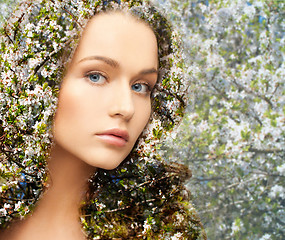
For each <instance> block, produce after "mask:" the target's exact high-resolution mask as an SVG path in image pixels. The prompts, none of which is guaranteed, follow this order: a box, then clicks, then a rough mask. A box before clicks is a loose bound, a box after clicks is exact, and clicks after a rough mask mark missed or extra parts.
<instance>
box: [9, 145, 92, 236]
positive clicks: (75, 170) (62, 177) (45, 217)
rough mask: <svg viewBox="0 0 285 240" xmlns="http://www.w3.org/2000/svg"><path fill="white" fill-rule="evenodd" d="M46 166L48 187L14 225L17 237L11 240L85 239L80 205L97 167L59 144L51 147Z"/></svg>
mask: <svg viewBox="0 0 285 240" xmlns="http://www.w3.org/2000/svg"><path fill="white" fill-rule="evenodd" d="M48 168H49V173H50V180H49V183H48V184H49V187H48V189H47V191H46V192H45V193H44V194H43V195H42V197H41V199H40V200H39V202H38V203H37V205H36V208H35V211H34V213H33V214H32V215H31V216H29V217H28V218H27V219H25V220H24V221H23V222H22V223H20V224H18V226H16V227H17V229H18V230H17V231H16V232H18V234H17V235H18V237H16V236H15V238H14V237H13V238H11V240H14V239H15V240H16V239H21V240H22V239H23V240H24V239H29V240H33V239H42V240H44V239H53V240H57V239H85V236H84V233H83V231H82V230H81V224H80V221H79V218H80V211H79V208H80V203H81V201H83V200H84V196H85V192H86V189H87V183H88V178H89V177H90V176H91V174H92V173H94V172H95V171H96V168H94V167H91V166H90V165H88V164H86V163H85V162H83V161H81V160H80V159H78V158H76V157H74V156H73V155H71V154H70V153H68V152H66V151H65V150H64V149H62V148H61V147H60V146H54V147H53V148H52V151H51V157H50V159H49V162H48ZM13 232H15V230H14V231H13ZM25 237H27V238H25Z"/></svg>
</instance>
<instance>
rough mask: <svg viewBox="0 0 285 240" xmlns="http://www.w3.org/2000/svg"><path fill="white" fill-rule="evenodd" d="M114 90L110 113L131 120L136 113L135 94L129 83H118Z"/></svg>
mask: <svg viewBox="0 0 285 240" xmlns="http://www.w3.org/2000/svg"><path fill="white" fill-rule="evenodd" d="M112 92H113V93H112V97H111V103H110V105H111V106H110V108H109V115H110V116H111V117H116V116H118V117H121V118H123V119H125V120H126V121H129V120H130V119H131V118H132V117H133V115H134V113H135V107H134V99H133V94H132V91H131V88H130V86H129V84H117V85H115V86H114V88H113V91H112Z"/></svg>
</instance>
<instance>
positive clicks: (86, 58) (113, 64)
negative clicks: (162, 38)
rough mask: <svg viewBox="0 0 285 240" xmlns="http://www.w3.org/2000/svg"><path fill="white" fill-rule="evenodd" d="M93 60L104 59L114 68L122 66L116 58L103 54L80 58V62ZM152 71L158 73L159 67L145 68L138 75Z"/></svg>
mask: <svg viewBox="0 0 285 240" xmlns="http://www.w3.org/2000/svg"><path fill="white" fill-rule="evenodd" d="M92 60H99V61H103V62H105V63H106V64H108V65H110V66H111V67H114V68H118V67H119V66H120V64H119V63H118V62H117V61H116V60H114V59H112V58H108V57H103V56H88V57H85V58H82V59H81V60H79V62H78V63H80V62H84V61H92ZM152 73H156V74H157V73H158V71H157V69H155V68H150V69H145V70H142V71H140V72H139V74H138V75H146V74H152Z"/></svg>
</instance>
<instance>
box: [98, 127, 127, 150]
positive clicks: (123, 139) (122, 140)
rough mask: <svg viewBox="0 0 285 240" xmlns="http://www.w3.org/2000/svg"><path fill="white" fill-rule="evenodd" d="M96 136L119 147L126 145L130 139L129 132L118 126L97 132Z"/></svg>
mask: <svg viewBox="0 0 285 240" xmlns="http://www.w3.org/2000/svg"><path fill="white" fill-rule="evenodd" d="M96 136H97V137H98V138H99V139H101V140H102V141H103V142H105V143H107V144H110V145H114V146H117V147H124V146H125V145H126V144H127V142H128V140H129V134H128V132H127V131H125V130H122V129H118V128H113V129H109V130H107V131H104V132H101V133H97V134H96Z"/></svg>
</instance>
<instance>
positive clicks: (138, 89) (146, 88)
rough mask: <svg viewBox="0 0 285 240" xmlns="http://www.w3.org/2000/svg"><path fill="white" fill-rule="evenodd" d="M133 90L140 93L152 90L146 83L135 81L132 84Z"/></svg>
mask: <svg viewBox="0 0 285 240" xmlns="http://www.w3.org/2000/svg"><path fill="white" fill-rule="evenodd" d="M132 90H134V91H135V92H138V93H147V92H150V87H149V86H148V85H147V84H145V83H135V84H133V85H132Z"/></svg>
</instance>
